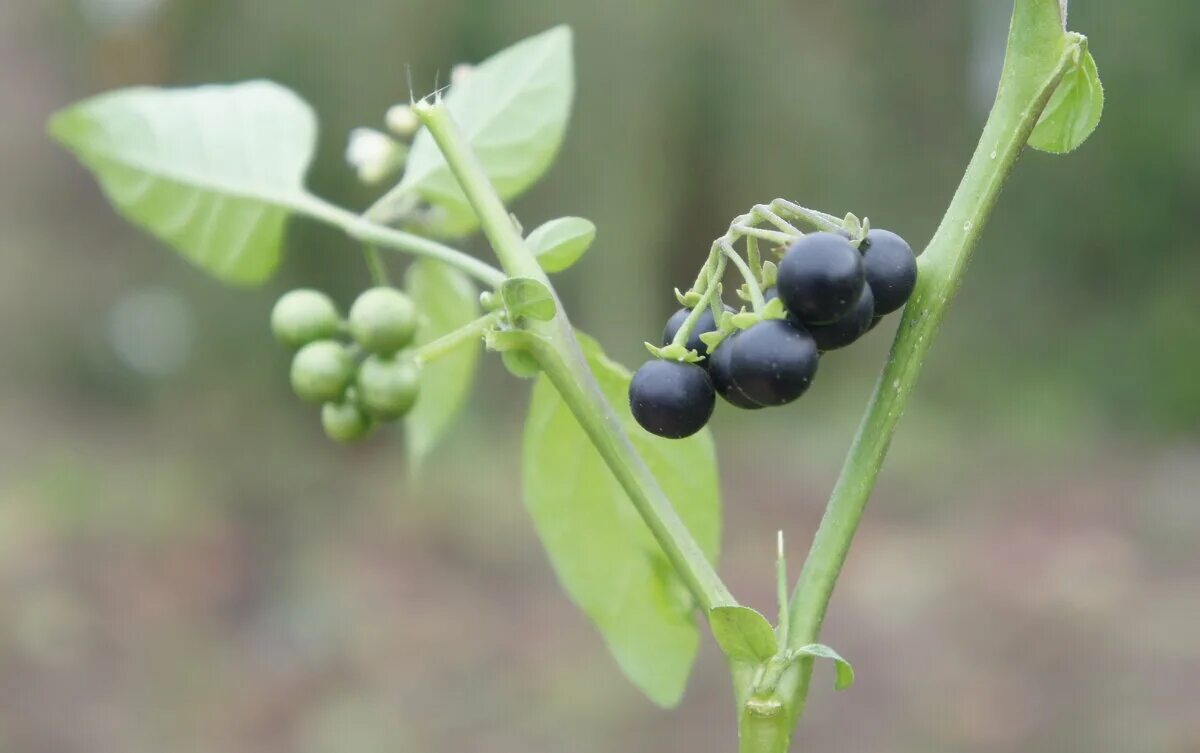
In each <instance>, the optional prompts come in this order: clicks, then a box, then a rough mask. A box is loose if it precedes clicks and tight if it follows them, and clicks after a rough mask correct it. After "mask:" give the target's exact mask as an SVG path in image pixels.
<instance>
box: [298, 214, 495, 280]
mask: <svg viewBox="0 0 1200 753" xmlns="http://www.w3.org/2000/svg"><path fill="white" fill-rule="evenodd" d="M303 209H304V211H305V213H306V214H307V215H308V216H309V217H312V218H313V219H315V220H320V221H321V222H325V223H328V224H330V225H333V226H335V227H338V228H341V230H342V232H344V233H346V235H349V236H350V237H351V238H354V239H355V240H358V241H361V242H363V243H366V244H372V245H376V246H382V247H384V248H392V249H396V250H398V251H403V252H405V253H409V254H413V255H415V256H426V257H429V258H431V259H437V260H438V261H441V262H445V263H446V264H448V265H450V266H452V267H454V268H456V269H458V270H460V271H462V272H464V273H466V274H468V275H470V276H471V277H474V278H475V279H477V280H479V281H480V282H482V283H484V284H485V285H487V286H489V287H492V288H497V287H499V286H500V284H501V283H503V282H504V281H505V280H506V279H507V277H506V276H505V274H504V273H503V272H501V271H500V270H498V269H496V268H495V267H493V266H491V265H490V264H485V263H484V262H482V261H480V260H479V259H476V258H475V257H473V256H468V255H467V254H464V253H463V252H462V251H459V250H457V249H454V248H450V247H449V246H445V245H442V244H441V243H438V242H437V241H431V240H429V239H427V238H422V237H421V236H419V235H413V234H412V233H406V232H404V231H403V230H396V229H395V228H390V227H386V226H384V225H379V224H376V223H375V222H372V221H371V220H369V219H367V218H365V217H363V216H362V215H358V214H355V213H354V212H351V211H350V210H348V209H343V208H341V207H339V206H337V205H336V204H331V203H329V202H328V201H325V200H324V199H322V198H319V197H317V196H309V197H308V200H307V202H306V203H305V205H304V207H303Z"/></svg>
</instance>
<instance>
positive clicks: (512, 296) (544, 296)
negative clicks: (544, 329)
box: [500, 277, 558, 322]
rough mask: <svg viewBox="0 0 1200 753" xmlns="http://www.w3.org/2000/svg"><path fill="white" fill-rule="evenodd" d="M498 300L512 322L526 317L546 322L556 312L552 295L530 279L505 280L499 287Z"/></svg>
mask: <svg viewBox="0 0 1200 753" xmlns="http://www.w3.org/2000/svg"><path fill="white" fill-rule="evenodd" d="M500 298H501V299H502V300H503V301H504V308H505V309H507V310H508V315H509V316H510V317H512V319H513V320H514V321H515V320H517V319H521V318H522V317H527V318H529V319H533V320H535V321H539V322H548V321H550V320H551V319H553V318H554V314H555V313H556V312H557V311H558V305H557V304H556V303H555V302H554V294H553V293H551V292H550V289H549V288H547V287H546V286H545V285H543V284H542V283H541V282H539V281H537V280H535V279H533V278H531V277H510V278H509V279H507V280H505V281H504V284H503V285H501V286H500Z"/></svg>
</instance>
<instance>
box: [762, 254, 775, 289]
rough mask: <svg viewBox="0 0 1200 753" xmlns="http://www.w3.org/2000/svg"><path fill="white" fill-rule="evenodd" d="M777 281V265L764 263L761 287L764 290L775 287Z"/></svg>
mask: <svg viewBox="0 0 1200 753" xmlns="http://www.w3.org/2000/svg"><path fill="white" fill-rule="evenodd" d="M778 280H779V265H777V264H776V263H775V262H773V261H764V262H763V263H762V286H763V289H764V290H765V289H766V288H773V287H775V283H776V282H777V281H778Z"/></svg>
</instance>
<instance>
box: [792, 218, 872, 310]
mask: <svg viewBox="0 0 1200 753" xmlns="http://www.w3.org/2000/svg"><path fill="white" fill-rule="evenodd" d="M865 282H866V277H865V273H864V271H863V260H862V256H861V255H860V254H859V252H858V249H857V248H855V247H854V246H853V245H852V244H851V243H850V241H849V240H847V239H846V238H845V237H843V236H841V235H838V234H837V233H826V232H821V233H811V234H809V235H806V236H804V237H802V238H799V239H797V240H796V242H795V243H793V244H792V245H791V246H790V247H789V248H788V250H787V253H785V254H784V256H783V259H782V260H781V261H780V262H779V275H778V278H777V280H776V288H777V289H778V291H779V297H780V298H782V299H783V303H784V305H786V306H787V308H788V310H789V311H791V312H792V313H793V314H795V315H796V318H797V319H799V320H800V321H801V322H803V323H804V324H828V323H829V322H834V321H837V320H838V319H840V318H842V317H843V316H845V315H846V314H847V313H849V311H850V309H852V308H854V304H855V303H857V302H858V299H859V297H860V296H861V295H862V288H863V285H864V284H865Z"/></svg>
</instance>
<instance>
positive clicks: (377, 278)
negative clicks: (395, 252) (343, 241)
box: [363, 243, 391, 287]
mask: <svg viewBox="0 0 1200 753" xmlns="http://www.w3.org/2000/svg"><path fill="white" fill-rule="evenodd" d="M363 258H364V259H365V260H366V262H367V271H368V272H369V273H370V274H371V282H373V283H374V284H376V285H379V286H381V287H387V286H389V285H391V281H390V280H389V279H388V271H387V264H385V263H384V261H383V256H382V255H381V254H380V253H379V248H378V247H376V246H374V245H372V244H370V243H368V244H366V245H365V246H363Z"/></svg>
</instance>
